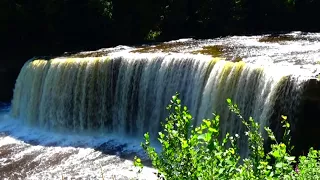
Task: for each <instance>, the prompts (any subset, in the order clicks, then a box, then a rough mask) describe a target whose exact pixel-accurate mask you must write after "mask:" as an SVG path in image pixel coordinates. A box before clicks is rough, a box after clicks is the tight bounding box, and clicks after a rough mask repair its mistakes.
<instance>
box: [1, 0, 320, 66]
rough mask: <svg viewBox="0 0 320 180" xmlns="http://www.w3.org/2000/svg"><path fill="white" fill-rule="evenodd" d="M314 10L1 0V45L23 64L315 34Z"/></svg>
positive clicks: (145, 1) (262, 4)
mask: <svg viewBox="0 0 320 180" xmlns="http://www.w3.org/2000/svg"><path fill="white" fill-rule="evenodd" d="M319 8H320V1H318V0H152V1H151V0H28V1H27V0H1V1H0V21H1V23H0V26H1V28H0V39H1V41H0V47H1V49H2V50H3V52H7V53H5V55H7V57H12V56H18V55H20V56H21V57H19V58H23V59H24V60H25V58H26V57H29V56H37V55H53V54H57V53H61V52H64V51H73V50H85V49H97V48H99V47H108V46H114V45H117V44H135V43H142V42H146V41H149V40H159V41H162V40H168V39H176V38H180V37H194V38H213V37H216V36H223V35H229V34H252V33H262V32H279V31H289V30H301V31H318V30H319V29H320V24H319V23H318V19H319V13H318V10H319ZM12 58H13V57H12ZM17 58H18V57H17Z"/></svg>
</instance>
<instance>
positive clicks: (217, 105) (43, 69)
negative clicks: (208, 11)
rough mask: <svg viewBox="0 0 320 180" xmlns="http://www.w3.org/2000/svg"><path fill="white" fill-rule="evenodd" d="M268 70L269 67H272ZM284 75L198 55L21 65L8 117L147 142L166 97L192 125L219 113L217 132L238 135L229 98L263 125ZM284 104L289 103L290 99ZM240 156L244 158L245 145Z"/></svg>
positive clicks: (161, 116) (160, 118)
mask: <svg viewBox="0 0 320 180" xmlns="http://www.w3.org/2000/svg"><path fill="white" fill-rule="evenodd" d="M272 70H273V71H274V69H272ZM286 75H287V74H285V73H279V74H278V75H275V74H274V73H271V71H270V70H269V69H268V67H265V68H263V67H261V66H254V65H247V64H245V63H244V62H235V63H234V62H228V61H224V60H219V59H212V58H210V57H208V56H202V55H183V54H173V55H159V54H158V55H157V54H146V55H133V54H127V55H121V56H111V57H101V58H82V59H81V58H79V59H53V60H50V61H46V60H33V61H29V62H27V63H26V64H25V66H24V67H23V68H22V70H21V73H20V75H19V77H18V79H17V83H16V88H15V91H14V98H13V101H12V110H11V113H12V116H13V117H14V118H17V119H21V120H23V121H24V122H25V123H27V124H30V125H37V126H39V127H43V128H46V129H51V130H55V131H73V132H81V131H85V132H95V131H99V132H100V133H114V132H116V133H119V134H123V135H130V136H137V137H139V136H140V137H141V136H142V135H143V134H144V133H145V132H150V133H151V134H152V136H153V137H154V138H156V137H157V133H158V131H160V130H161V125H160V122H161V121H163V120H164V119H165V117H166V116H167V112H166V110H165V107H166V105H167V104H168V102H169V100H170V98H171V96H172V95H174V94H175V92H179V93H180V97H181V99H182V101H183V103H184V104H185V105H186V106H187V107H189V109H190V112H191V114H192V115H193V116H194V118H195V123H198V124H199V123H200V122H201V120H202V119H204V118H211V117H212V113H213V112H217V113H218V114H220V115H221V118H222V121H221V131H222V133H223V134H226V133H227V132H231V133H232V134H235V133H238V134H243V133H244V129H243V128H242V125H241V122H240V121H239V120H238V119H237V118H236V117H235V116H234V115H232V114H231V113H230V112H229V110H228V108H227V105H226V99H227V98H231V99H233V100H234V102H236V103H237V104H238V105H239V107H240V108H241V110H242V113H243V115H244V117H249V116H253V117H254V118H255V119H256V121H258V122H259V123H260V124H261V125H262V127H264V126H268V125H269V124H268V123H269V119H270V117H271V115H272V113H273V106H274V101H275V99H276V98H277V96H279V95H281V92H280V93H279V92H277V88H279V87H281V86H282V84H281V83H283V81H282V79H283V78H285V77H286ZM290 100H291V101H290V103H295V101H294V99H290ZM244 139H245V138H243V141H242V143H241V150H242V151H243V152H242V154H244V153H247V147H246V142H245V140H244Z"/></svg>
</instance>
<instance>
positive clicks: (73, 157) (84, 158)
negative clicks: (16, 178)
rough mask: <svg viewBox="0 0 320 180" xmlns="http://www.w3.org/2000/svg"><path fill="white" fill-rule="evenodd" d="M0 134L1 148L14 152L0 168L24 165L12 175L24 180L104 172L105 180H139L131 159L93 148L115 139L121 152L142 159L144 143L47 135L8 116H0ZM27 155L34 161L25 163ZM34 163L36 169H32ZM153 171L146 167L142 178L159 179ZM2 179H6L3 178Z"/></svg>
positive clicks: (0, 162) (96, 176)
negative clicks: (136, 155) (120, 146)
mask: <svg viewBox="0 0 320 180" xmlns="http://www.w3.org/2000/svg"><path fill="white" fill-rule="evenodd" d="M1 132H2V136H0V148H4V147H7V148H8V149H6V150H10V151H13V153H11V155H9V156H4V157H3V156H0V166H1V167H6V166H10V165H12V164H14V163H20V162H23V163H25V164H21V166H23V167H24V168H23V170H22V171H20V172H19V171H18V170H17V172H14V173H11V174H12V175H13V174H19V175H20V176H22V177H23V179H61V178H62V176H63V177H65V178H66V177H67V178H68V179H69V178H76V179H77V178H82V179H101V171H102V172H103V176H104V178H105V179H112V178H115V179H132V178H135V177H137V174H136V172H137V171H138V169H137V168H135V167H134V166H133V162H132V161H131V160H127V159H121V158H120V157H119V156H117V155H107V154H103V153H102V152H101V151H97V150H95V149H94V147H97V146H99V145H101V144H102V143H105V142H108V141H109V140H114V141H112V143H115V145H116V144H117V143H120V144H126V145H127V146H126V147H124V148H123V149H122V150H121V151H122V152H124V151H126V153H130V152H135V153H137V154H138V156H140V155H141V156H143V153H142V150H141V148H140V146H139V143H138V142H140V141H141V140H133V139H128V138H124V137H123V138H121V137H117V138H115V135H109V136H106V135H105V136H95V137H92V136H80V135H73V134H67V133H64V134H62V133H53V132H46V131H44V130H40V129H37V128H30V127H26V126H25V125H23V124H22V123H21V122H20V121H17V120H15V119H12V118H10V116H9V115H8V114H7V113H2V114H0V133H1ZM4 132H5V135H3V133H4ZM127 143H128V144H127ZM50 144H51V145H50ZM0 154H1V153H0ZM27 156H30V157H31V158H30V159H27V160H26V161H23V159H26V157H27ZM55 161H57V162H55ZM32 164H36V166H34V167H31V165H32ZM153 172H155V170H154V169H152V168H148V167H145V168H144V169H143V171H142V173H141V174H140V175H139V179H156V177H155V175H154V173H153ZM3 173H5V172H3ZM0 177H1V178H5V177H2V176H1V175H0ZM7 178H10V177H7Z"/></svg>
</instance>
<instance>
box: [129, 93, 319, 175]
mask: <svg viewBox="0 0 320 180" xmlns="http://www.w3.org/2000/svg"><path fill="white" fill-rule="evenodd" d="M227 102H228V105H229V109H230V110H231V111H232V112H234V113H235V114H236V115H237V116H238V117H239V120H241V121H242V123H243V124H244V126H245V127H246V129H247V131H246V133H245V135H246V136H247V138H248V148H249V155H248V157H245V158H242V159H241V157H240V155H239V151H238V150H239V149H238V147H237V140H238V139H239V135H237V134H235V135H233V136H231V135H229V134H227V135H226V136H225V137H224V138H222V140H219V138H220V137H221V134H219V132H220V131H219V120H220V117H219V116H218V115H215V116H214V118H213V119H211V120H210V119H205V120H203V122H202V124H201V125H200V126H198V127H196V128H192V126H191V124H192V123H191V121H192V116H191V115H190V114H189V112H188V109H187V108H186V107H183V106H182V105H181V101H180V99H179V98H178V95H175V96H173V98H172V100H171V104H170V105H169V106H168V107H167V109H168V110H169V111H170V115H169V117H168V118H167V119H166V121H165V123H164V124H163V131H162V132H159V138H158V140H159V141H160V143H161V145H162V151H161V152H157V151H156V150H155V148H153V147H152V146H151V144H150V137H149V134H148V133H146V134H145V142H144V143H142V147H143V148H144V150H145V151H146V152H147V154H148V156H149V157H150V159H151V161H152V165H153V166H154V167H155V168H156V169H157V170H158V172H159V175H158V177H159V178H160V179H179V180H180V179H204V180H207V179H239V180H240V179H241V180H247V179H257V180H259V179H270V180H271V179H301V180H302V179H320V151H316V150H313V149H310V151H309V154H308V155H307V156H300V157H298V159H296V157H294V156H291V155H290V151H291V150H292V147H291V145H290V124H289V123H288V121H287V117H286V116H282V120H281V123H282V124H283V128H284V135H283V139H281V141H279V140H277V139H276V138H275V136H274V134H273V132H272V131H271V130H270V129H269V128H265V130H266V132H267V134H268V136H269V138H270V139H271V140H272V141H273V142H272V143H271V150H270V151H269V152H266V150H265V149H264V146H263V144H264V139H263V137H262V135H261V132H259V129H260V127H259V124H258V123H256V122H255V121H254V120H253V118H251V117H250V118H249V119H248V120H246V119H244V118H243V117H242V115H241V113H240V111H239V109H238V107H237V105H235V104H233V103H232V101H231V100H230V99H228V100H227ZM135 165H136V166H140V167H143V165H142V163H141V160H140V159H139V158H137V157H135Z"/></svg>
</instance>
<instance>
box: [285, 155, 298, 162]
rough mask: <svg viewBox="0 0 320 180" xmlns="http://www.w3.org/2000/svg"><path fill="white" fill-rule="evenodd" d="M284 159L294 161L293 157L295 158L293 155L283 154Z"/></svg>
mask: <svg viewBox="0 0 320 180" xmlns="http://www.w3.org/2000/svg"><path fill="white" fill-rule="evenodd" d="M284 158H285V159H286V160H288V161H294V159H295V158H296V157H294V156H285V157H284Z"/></svg>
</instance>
